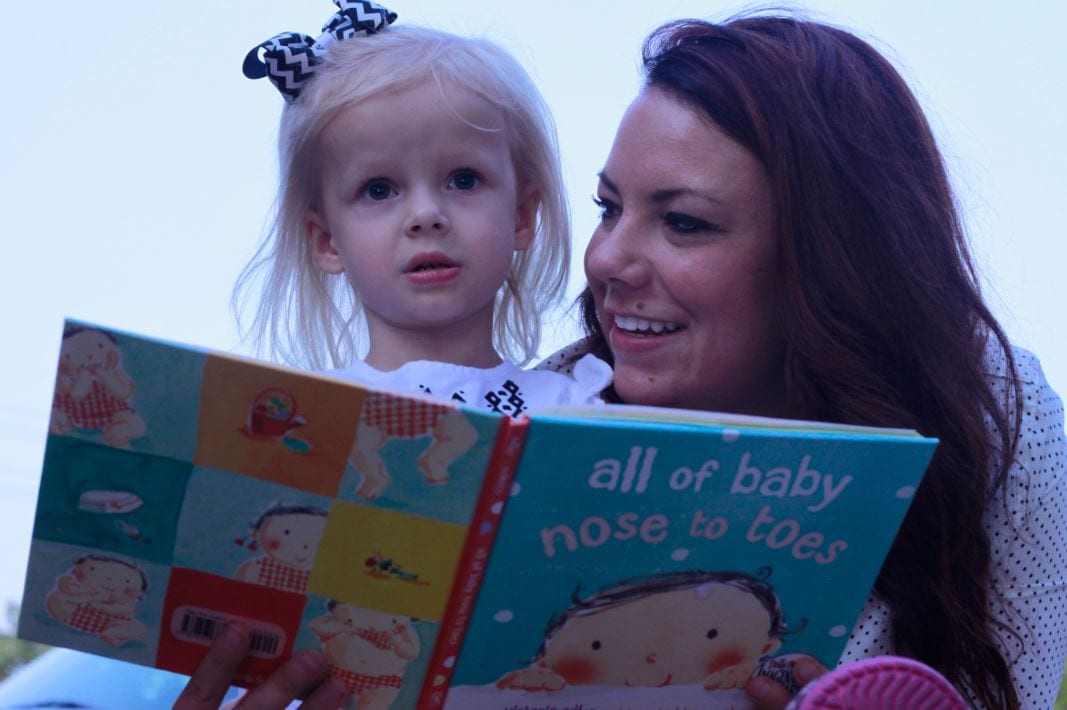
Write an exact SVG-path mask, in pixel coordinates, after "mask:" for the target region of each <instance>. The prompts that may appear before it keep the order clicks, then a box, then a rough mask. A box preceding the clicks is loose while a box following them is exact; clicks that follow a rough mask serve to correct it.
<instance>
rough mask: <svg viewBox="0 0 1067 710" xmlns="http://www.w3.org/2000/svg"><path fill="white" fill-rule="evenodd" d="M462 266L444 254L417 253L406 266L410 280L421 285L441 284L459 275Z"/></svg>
mask: <svg viewBox="0 0 1067 710" xmlns="http://www.w3.org/2000/svg"><path fill="white" fill-rule="evenodd" d="M460 270H461V267H460V266H459V264H457V263H456V262H454V261H453V260H451V259H449V258H448V257H447V256H445V255H444V254H436V253H431V254H416V255H415V256H414V257H412V258H411V259H410V260H409V261H408V263H407V264H406V266H405V267H404V275H405V276H406V277H407V278H408V280H409V281H411V282H412V283H415V284H420V285H429V284H440V283H444V282H446V281H451V280H452V279H454V278H456V277H457V276H459V272H460Z"/></svg>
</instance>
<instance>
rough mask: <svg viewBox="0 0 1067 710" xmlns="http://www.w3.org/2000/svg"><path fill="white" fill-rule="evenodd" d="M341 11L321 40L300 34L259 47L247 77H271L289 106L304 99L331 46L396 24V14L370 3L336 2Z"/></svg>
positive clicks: (251, 55)
mask: <svg viewBox="0 0 1067 710" xmlns="http://www.w3.org/2000/svg"><path fill="white" fill-rule="evenodd" d="M333 3H334V5H337V7H338V8H339V10H338V12H335V13H334V14H333V15H332V16H331V17H330V19H329V20H327V21H326V24H325V25H323V26H322V34H320V35H319V36H318V38H317V39H316V38H314V37H311V36H309V35H305V34H301V33H299V32H283V33H281V34H279V35H274V36H273V37H271V38H270V39H268V40H267V41H266V42H263V43H262V44H258V45H256V46H255V47H253V48H252V51H250V52H249V53H248V55H247V56H246V57H245V63H244V67H243V71H244V75H245V76H247V77H248V78H249V79H262V78H263V77H268V78H269V79H270V80H271V82H273V83H274V85H275V86H277V87H278V91H280V92H282V96H284V97H285V100H286V101H288V102H289V103H292V102H293V101H295V100H296V97H297V96H299V95H300V89H301V87H303V86H304V82H306V81H307V80H308V79H310V78H311V76H312V74H314V73H315V68H316V67H317V66H318V64H319V63H320V62H322V57H323V55H324V54H325V53H326V48H327V47H329V46H330V43H331V42H335V41H338V40H344V39H348V38H349V37H355V36H357V35H359V36H363V35H370V34H374V33H375V32H379V31H381V30H383V29H385V28H386V27H388V26H389V25H390V24H392V23H393V22H394V21H395V20H396V13H395V12H391V11H390V10H388V9H386V8H384V7H382V6H381V5H379V4H378V3H376V2H369V0H333Z"/></svg>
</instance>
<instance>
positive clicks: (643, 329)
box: [615, 316, 682, 335]
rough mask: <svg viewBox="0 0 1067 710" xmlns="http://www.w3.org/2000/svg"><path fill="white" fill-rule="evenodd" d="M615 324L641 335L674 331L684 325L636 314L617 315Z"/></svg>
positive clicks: (621, 328)
mask: <svg viewBox="0 0 1067 710" xmlns="http://www.w3.org/2000/svg"><path fill="white" fill-rule="evenodd" d="M615 326H616V327H617V328H619V329H620V330H625V331H626V332H628V333H637V334H640V335H650V334H659V333H663V332H667V333H673V332H674V331H676V330H678V329H679V328H681V327H682V326H681V325H680V324H678V323H672V322H671V321H662V320H646V319H644V318H635V317H634V316H615Z"/></svg>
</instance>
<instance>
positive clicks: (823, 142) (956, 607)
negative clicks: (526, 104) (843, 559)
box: [582, 15, 1020, 708]
mask: <svg viewBox="0 0 1067 710" xmlns="http://www.w3.org/2000/svg"><path fill="white" fill-rule="evenodd" d="M644 70H645V76H646V80H647V85H648V86H651V87H655V88H657V89H659V90H662V91H666V92H668V93H669V94H670V95H672V96H674V97H675V98H677V99H678V100H679V101H680V102H682V103H684V104H686V105H688V106H690V107H691V108H693V109H694V110H695V111H697V112H699V113H700V114H702V115H703V116H705V117H706V118H707V119H709V120H710V121H712V122H713V123H714V125H716V126H718V128H720V129H721V130H723V131H725V132H726V133H727V134H728V135H729V136H730V137H731V138H733V139H734V140H735V141H737V142H738V143H740V144H741V145H743V146H745V147H746V148H747V149H748V150H750V151H751V152H752V153H753V154H754V155H755V156H756V157H757V158H758V159H759V160H760V161H761V162H762V164H763V166H764V167H765V169H766V171H767V174H768V177H769V180H770V184H771V190H772V194H773V199H774V207H775V211H776V230H777V234H778V239H779V257H778V258H779V264H778V269H779V274H780V280H779V284H778V291H777V301H778V307H779V318H780V319H781V324H782V329H783V333H784V339H785V343H786V346H785V347H786V352H785V363H786V386H787V394H788V397H789V399H790V402H791V403H792V404H794V405H796V406H797V407H798V411H802V412H804V413H805V415H806V416H811V417H814V418H818V419H822V420H825V421H833V422H842V423H850V424H867V425H875V426H888V427H909V428H914V429H916V430H918V431H919V432H921V433H922V434H924V435H926V436H931V437H937V438H938V439H940V440H941V443H940V445H939V447H938V449H937V453H936V455H935V457H934V460H933V462H932V464H931V466H930V469H929V471H928V473H927V476H926V479H925V480H924V482H923V484H922V486H921V487H920V489H919V491H918V493H917V494H916V497H915V500H914V502H913V504H912V506H911V509H910V511H909V512H908V515H907V518H906V519H905V521H904V524H903V526H902V528H901V530H900V533H899V534H898V536H897V538H896V541H895V542H894V544H893V547H892V549H891V551H890V553H889V556H888V558H887V560H886V562H885V564H884V565H883V567H882V570H881V572H880V574H879V576H878V580H877V582H876V584H875V593H876V594H877V595H878V596H879V597H880V598H882V599H883V600H885V602H886V603H887V604H888V605H889V608H890V609H891V612H892V628H891V633H892V638H893V643H894V647H895V650H896V652H897V653H900V654H904V655H908V656H911V657H913V658H916V659H918V660H920V661H922V662H924V663H927V664H928V665H930V666H932V667H934V668H936V669H937V670H939V671H940V672H941V673H942V674H944V675H945V676H946V677H947V678H948V679H949V680H950V681H952V682H953V683H954V684H955V685H956V686H957V687H960V688H961V689H962V690H963V691H964V692H966V693H967V694H968V695H970V696H971V697H972V698H973V699H975V700H978V701H980V702H981V703H982V704H984V705H985V706H987V707H990V708H1018V707H1019V700H1018V697H1017V694H1016V692H1015V689H1014V687H1013V685H1012V682H1011V676H1010V673H1009V668H1008V661H1007V660H1006V659H1005V658H1004V657H1003V656H1002V654H1001V653H1000V651H999V650H998V645H997V635H1000V636H1001V637H1002V638H1004V641H1005V642H1010V641H1015V642H1016V643H1017V642H1018V638H1017V637H1016V638H1013V639H1011V638H1007V637H1005V636H1004V635H1005V634H1007V635H1008V636H1009V637H1010V636H1012V635H1013V633H1012V631H1011V630H1010V629H1009V628H1007V627H1006V626H1005V625H1003V624H1001V623H1000V622H999V621H998V620H997V619H995V618H994V617H993V616H992V615H991V613H990V607H989V602H990V598H991V596H992V595H996V594H997V591H996V590H995V589H993V588H992V582H991V574H990V564H991V563H990V544H989V538H988V536H987V534H986V532H985V530H984V528H983V527H982V515H983V511H984V510H985V509H986V507H987V505H989V504H990V502H991V500H992V499H993V497H994V496H995V495H996V494H997V493H998V492H999V491H1000V489H1001V488H1002V487H1003V483H1004V480H1005V478H1006V476H1007V471H1008V467H1009V466H1010V463H1011V457H1012V455H1013V453H1014V448H1015V441H1016V436H1017V431H1018V425H1019V416H1020V414H1019V411H1018V408H1017V407H1016V406H1015V405H1014V396H1015V395H1014V393H1015V392H1016V391H1017V387H1013V388H1010V392H1009V398H1008V401H1000V400H998V398H997V397H996V395H995V394H994V393H993V391H992V390H991V388H990V384H989V382H988V381H987V378H986V372H985V359H986V358H985V349H986V346H987V340H989V341H990V342H992V343H993V344H994V346H996V347H998V348H1000V349H1003V351H1004V353H1005V354H1006V356H1007V363H1008V371H1009V372H1010V373H1012V380H1013V383H1014V381H1015V374H1014V373H1015V364H1014V360H1013V358H1012V351H1011V347H1010V345H1009V343H1008V340H1007V338H1006V336H1005V335H1004V332H1003V331H1002V330H1001V328H1000V327H999V326H998V325H997V323H996V321H995V319H994V318H993V316H992V314H991V313H990V311H989V310H988V308H987V307H986V305H985V304H984V302H983V301H982V298H981V295H980V293H979V286H978V278H977V276H976V274H975V270H974V267H973V264H972V261H971V257H970V255H969V252H968V247H967V242H966V238H965V236H964V232H963V228H962V226H961V223H960V219H959V216H958V213H957V209H956V205H955V201H954V198H953V194H952V190H951V188H950V186H949V181H948V178H947V175H946V171H945V167H944V163H943V161H942V157H941V154H940V153H939V151H938V149H937V146H936V144H935V141H934V138H933V135H932V134H931V131H930V127H929V125H928V124H927V122H926V119H925V117H924V115H923V112H922V110H921V109H920V107H919V105H918V103H917V101H916V100H915V98H914V96H913V95H912V93H911V91H910V90H909V89H908V87H907V85H906V84H905V83H904V81H903V80H902V79H901V77H900V76H899V74H898V73H897V72H896V71H895V70H894V69H893V67H892V66H891V65H890V64H889V62H888V61H886V60H885V59H884V58H883V57H882V56H881V55H880V54H879V53H878V52H877V51H876V50H874V49H873V48H872V47H871V46H870V45H868V44H867V43H866V42H864V41H862V40H860V39H859V38H857V37H855V36H854V35H852V34H850V33H848V32H845V31H842V30H839V29H836V28H833V27H829V26H826V25H823V24H818V23H814V22H809V21H805V20H802V19H798V18H794V17H778V16H774V17H772V16H762V15H757V16H746V17H740V18H736V19H733V20H731V21H728V22H726V23H724V24H721V25H713V24H709V23H705V22H700V21H695V20H685V21H680V22H675V23H671V24H669V25H665V26H664V27H661V28H659V29H658V30H656V31H654V32H653V33H652V35H650V36H649V38H648V39H647V40H646V43H645V47H644ZM582 303H583V316H584V321H585V325H586V328H587V330H588V331H589V333H590V335H592V336H593V341H594V343H595V347H594V350H595V351H597V352H598V354H600V355H601V356H602V357H605V358H606V359H608V360H609V361H610V352H609V351H608V350H607V347H606V344H605V342H604V337H603V332H602V331H601V330H600V325H599V323H598V322H597V319H596V315H595V309H594V306H593V302H592V296H591V294H590V292H589V291H588V290H586V293H585V294H583V296H582ZM1015 384H1017V383H1015ZM610 394H611V393H609V396H610ZM713 406H714V403H709V408H711V407H713ZM987 417H988V419H989V421H990V422H991V423H992V431H993V433H992V435H991V434H990V429H987V424H986V418H987ZM1005 645H1007V644H1005Z"/></svg>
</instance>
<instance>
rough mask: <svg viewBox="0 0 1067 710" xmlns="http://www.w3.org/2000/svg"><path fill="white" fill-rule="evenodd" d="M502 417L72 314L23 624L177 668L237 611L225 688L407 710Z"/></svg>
mask: <svg viewBox="0 0 1067 710" xmlns="http://www.w3.org/2000/svg"><path fill="white" fill-rule="evenodd" d="M508 422H509V419H508V418H507V417H501V416H498V415H495V414H492V413H490V412H481V411H478V410H475V409H470V408H466V407H462V406H458V405H451V404H442V403H438V402H434V401H431V400H429V399H426V398H421V397H417V396H400V395H394V394H390V393H385V392H374V391H370V390H366V389H364V388H361V387H358V386H355V385H352V384H348V383H343V382H339V381H336V380H332V379H329V378H326V377H320V376H316V375H312V374H308V373H302V372H298V371H295V370H291V369H286V368H280V367H273V366H269V365H265V364H264V363H260V362H255V361H252V360H247V359H243V358H239V357H234V356H230V355H224V354H220V353H214V352H208V351H203V350H198V349H195V348H189V347H186V346H179V345H175V344H170V343H165V342H161V341H157V340H153V339H149V338H143V337H139V336H136V335H132V334H129V333H123V332H119V331H114V330H110V329H105V328H99V327H96V326H93V325H89V324H84V323H76V322H68V323H67V324H66V326H65V328H64V331H63V339H62V344H61V347H60V358H59V366H58V369H57V375H56V388H55V394H54V399H53V405H52V416H51V421H50V426H49V436H48V441H47V445H46V452H45V459H44V464H43V468H42V476H41V486H40V493H39V498H38V504H37V512H36V518H35V524H34V531H33V539H32V543H31V551H30V559H29V567H28V571H27V577H26V586H25V593H24V597H23V601H22V608H21V617H20V620H19V629H18V633H19V636H20V637H21V638H25V639H29V640H33V641H38V642H41V643H46V644H50V645H55V646H65V647H68V648H73V649H77V650H81V651H87V652H90V653H95V654H99V655H103V656H109V657H112V658H117V659H121V660H124V661H130V662H133V663H139V664H143V665H148V666H155V667H159V668H164V669H167V670H171V671H177V672H181V673H190V672H192V670H193V669H194V668H195V667H196V665H197V664H198V663H199V661H200V659H201V658H202V657H203V654H204V653H205V652H206V650H207V647H208V645H209V644H210V642H211V640H212V639H213V638H214V636H215V634H216V633H217V632H218V631H219V630H220V629H221V627H222V623H221V622H224V621H226V620H230V619H238V620H241V621H242V622H243V623H244V624H245V625H246V626H247V627H248V628H250V630H251V631H252V652H251V657H250V658H249V659H248V661H247V662H246V663H245V664H244V665H243V666H242V667H241V669H240V671H239V673H238V677H237V678H236V681H235V682H236V683H237V684H240V685H254V684H256V683H258V682H259V681H261V680H262V679H263V678H264V677H265V676H266V675H267V674H269V673H270V672H271V671H272V670H273V669H274V668H276V667H277V666H278V665H280V664H281V663H282V662H283V661H284V660H285V659H286V658H288V657H289V656H290V655H291V654H292V653H293V652H295V651H298V650H300V649H303V648H319V649H322V650H323V652H324V653H325V654H326V657H327V659H328V660H329V661H330V663H331V665H332V669H331V673H332V674H334V675H336V676H338V677H339V678H341V679H342V680H343V681H344V682H345V683H346V684H347V685H348V686H349V688H350V689H351V690H353V692H354V693H356V695H357V697H358V698H360V701H361V705H360V706H361V707H364V706H366V707H372V706H381V707H390V706H391V707H398V708H399V707H414V706H415V704H416V700H417V697H418V694H419V692H420V687H421V684H422V679H423V676H424V675H425V673H426V668H427V665H428V662H429V658H430V655H431V652H432V650H433V648H434V645H435V642H436V639H437V635H438V632H439V629H440V626H441V621H442V618H443V617H444V615H445V612H446V608H447V606H448V600H449V598H450V594H451V591H452V581H453V577H454V575H455V573H456V566H457V562H458V560H459V559H460V556H461V554H462V553H463V550H464V545H465V543H466V539H467V537H468V531H469V528H470V526H471V524H472V520H473V518H474V516H475V513H476V511H477V510H478V506H479V496H480V494H481V491H482V484H483V481H484V479H485V477H486V472H487V470H489V468H490V461H491V459H492V458H493V455H494V451H495V450H496V448H497V444H498V440H501V441H504V440H506V439H507V437H506V432H507V431H508V426H507V424H508ZM506 492H507V489H506V487H505V488H504V490H503V491H502V492H501V493H500V494H499V497H501V498H502V497H503V495H504V494H506ZM497 502H498V503H499V500H498V501H497ZM485 506H490V507H491V506H492V503H491V502H483V507H485Z"/></svg>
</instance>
